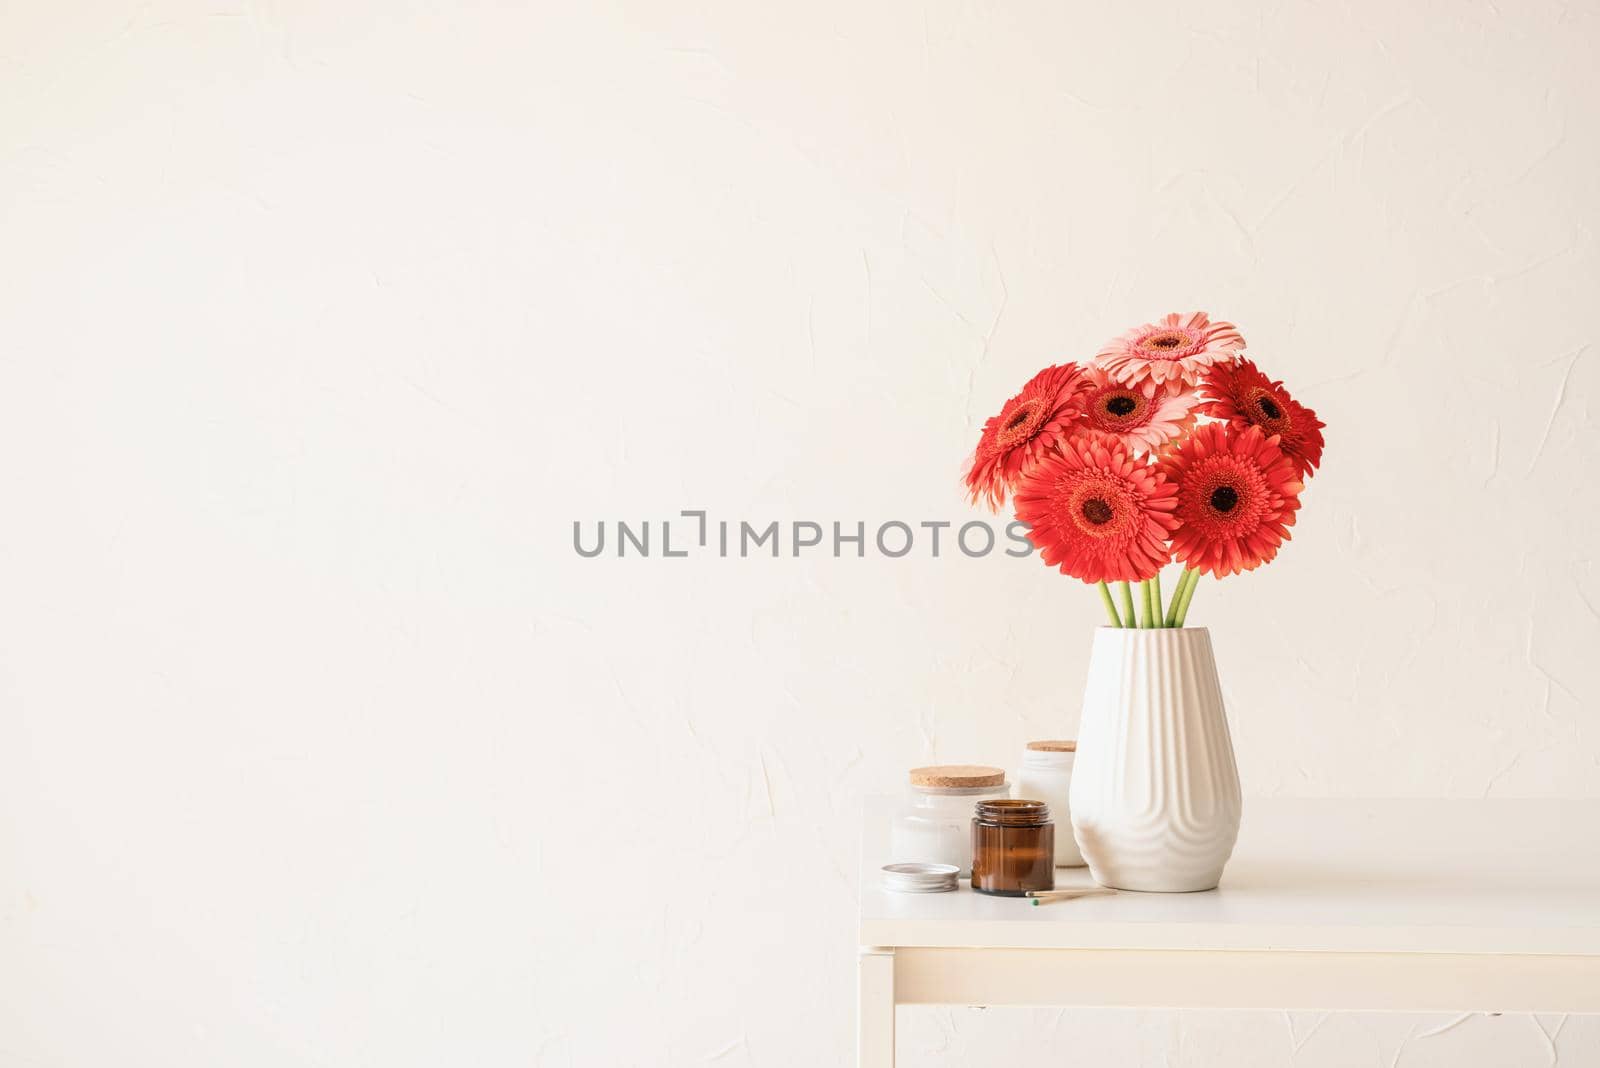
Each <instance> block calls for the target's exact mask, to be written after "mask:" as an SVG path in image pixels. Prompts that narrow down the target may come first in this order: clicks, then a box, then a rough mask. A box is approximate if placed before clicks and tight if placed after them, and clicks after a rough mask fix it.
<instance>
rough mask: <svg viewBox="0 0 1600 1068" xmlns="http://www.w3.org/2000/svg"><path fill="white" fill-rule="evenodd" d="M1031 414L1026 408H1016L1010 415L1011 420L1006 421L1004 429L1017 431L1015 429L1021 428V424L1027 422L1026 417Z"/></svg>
mask: <svg viewBox="0 0 1600 1068" xmlns="http://www.w3.org/2000/svg"><path fill="white" fill-rule="evenodd" d="M1032 414H1033V413H1032V412H1031V411H1030V410H1029V409H1027V408H1018V409H1017V410H1016V411H1015V412H1013V413H1012V415H1011V418H1010V419H1007V420H1006V429H1007V430H1015V429H1017V427H1019V426H1021V425H1022V424H1023V423H1026V422H1027V421H1028V416H1030V415H1032Z"/></svg>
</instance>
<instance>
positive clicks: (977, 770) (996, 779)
mask: <svg viewBox="0 0 1600 1068" xmlns="http://www.w3.org/2000/svg"><path fill="white" fill-rule="evenodd" d="M910 780H911V782H910V790H909V791H908V793H907V796H906V800H905V803H904V804H903V805H901V807H900V811H899V812H898V813H897V814H896V815H895V819H894V824H893V825H892V827H891V828H890V833H889V852H890V854H891V856H890V859H891V860H894V861H898V862H924V863H929V864H954V865H955V866H956V867H957V868H958V869H959V870H960V872H961V877H962V878H966V877H967V876H968V875H970V874H971V873H972V814H973V806H974V805H976V804H977V803H978V802H979V801H988V800H993V799H997V798H1002V797H1007V796H1009V794H1010V792H1011V787H1010V784H1009V783H1007V782H1006V773H1005V771H1004V769H1002V768H992V767H989V766H987V765H983V764H937V765H934V766H931V767H925V768H912V769H911V776H910Z"/></svg>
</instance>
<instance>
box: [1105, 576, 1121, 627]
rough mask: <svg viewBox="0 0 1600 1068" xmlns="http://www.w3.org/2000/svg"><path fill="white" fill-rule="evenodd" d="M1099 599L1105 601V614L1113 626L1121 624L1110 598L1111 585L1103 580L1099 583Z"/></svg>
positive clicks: (1115, 607)
mask: <svg viewBox="0 0 1600 1068" xmlns="http://www.w3.org/2000/svg"><path fill="white" fill-rule="evenodd" d="M1100 599H1101V600H1102V601H1104V602H1105V605H1106V616H1107V617H1108V618H1109V619H1110V620H1111V625H1112V626H1113V627H1120V626H1122V620H1121V619H1118V618H1117V606H1116V604H1115V603H1114V602H1113V601H1112V600H1111V587H1110V586H1107V585H1106V584H1105V583H1104V582H1102V583H1100Z"/></svg>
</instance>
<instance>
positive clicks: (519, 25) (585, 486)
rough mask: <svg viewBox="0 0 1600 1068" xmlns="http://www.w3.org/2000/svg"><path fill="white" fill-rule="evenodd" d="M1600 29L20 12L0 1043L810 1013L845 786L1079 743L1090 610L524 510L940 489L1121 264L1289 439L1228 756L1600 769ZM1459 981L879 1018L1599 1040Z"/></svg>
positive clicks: (381, 1047) (872, 496)
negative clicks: (1369, 991) (1471, 1000)
mask: <svg viewBox="0 0 1600 1068" xmlns="http://www.w3.org/2000/svg"><path fill="white" fill-rule="evenodd" d="M1597 51H1600V16H1597V12H1596V6H1595V4H1594V3H1593V2H1582V0H1580V2H1573V3H1565V4H1558V3H1542V2H1532V3H1515V4H1505V3H1502V4H1499V5H1494V4H1488V3H1484V4H1463V3H1444V2H1439V3H1432V4H1429V3H1421V2H1411V3H1391V2H1381V3H1380V2H1376V0H1372V2H1366V0H1363V2H1360V3H1356V4H1354V5H1350V6H1329V5H1327V4H1318V3H1303V2H1293V3H1287V4H1267V3H1261V4H1250V3H1245V2H1242V0H1221V2H1216V3H1183V4H1175V5H1145V4H1139V3H1098V4H1092V5H1091V4H1071V5H1062V4H1049V3H1029V4H1017V3H1003V4H991V5H968V4H947V3H939V2H931V3H926V4H910V3H889V2H884V3H873V4H867V5H862V4H857V3H845V2H832V0H826V2H820V3H811V4H799V5H785V6H783V7H781V8H780V7H778V6H776V5H761V4H754V5H752V4H743V3H693V4H690V3H682V4H677V5H672V6H671V7H669V6H668V5H650V4H635V5H627V6H623V7H608V8H599V7H594V6H591V5H586V4H556V3H549V4H544V5H516V4H510V3H507V4H500V5H493V4H481V5H480V4H473V5H465V4H421V3H410V4H406V3H397V2H394V0H386V2H383V3H378V2H371V3H365V2H361V3H358V2H355V0H334V2H312V0H301V2H270V0H261V2H257V3H250V2H247V0H217V2H194V3H182V2H173V0H153V2H150V3H134V2H126V3H124V2H116V3H87V2H85V3H53V2H46V0H31V2H26V0H25V2H16V3H11V4H8V5H6V6H5V7H4V8H3V9H0V501H3V502H4V521H3V522H0V606H3V607H0V1062H3V1063H5V1064H7V1065H25V1066H51V1068H56V1066H67V1068H88V1066H95V1065H104V1064H117V1065H119V1066H144V1065H150V1066H156V1065H159V1066H161V1068H190V1066H202V1065H205V1066H209V1065H216V1064H228V1065H231V1066H237V1068H250V1066H256V1065H261V1066H267V1065H273V1066H281V1065H285V1064H296V1065H302V1064H303V1065H329V1066H340V1068H344V1066H358V1065H382V1066H385V1068H395V1066H411V1065H416V1066H421V1065H437V1064H482V1065H513V1064H516V1065H525V1064H529V1063H532V1064H536V1065H549V1066H553V1068H555V1066H567V1065H594V1066H613V1065H624V1064H638V1065H652V1066H654V1065H698V1064H703V1063H713V1064H716V1065H719V1066H720V1065H729V1066H736V1065H757V1066H769V1065H771V1066H780V1065H800V1066H807V1068H812V1066H817V1065H824V1064H836V1063H841V1062H842V1061H844V1060H845V1058H846V1055H847V1050H848V1049H849V1047H850V1039H849V1035H850V1031H851V1014H852V986H853V972H852V966H853V945H852V934H851V930H852V924H853V921H854V879H855V875H854V854H855V832H856V826H855V812H856V810H857V805H858V802H859V799H860V797H861V796H862V795H864V794H869V793H879V792H883V791H886V790H888V789H892V788H894V787H895V786H896V785H897V784H898V781H899V779H900V777H901V775H902V774H903V771H904V769H905V768H906V767H907V766H909V765H911V764H913V763H923V762H927V761H930V760H935V759H938V760H946V759H948V760H962V759H975V760H990V761H1000V762H1010V761H1011V760H1013V759H1014V753H1015V751H1016V750H1017V749H1018V748H1019V747H1020V745H1021V743H1022V742H1023V741H1024V740H1025V739H1027V738H1028V737H1029V736H1039V735H1058V734H1062V733H1070V732H1071V731H1072V730H1074V729H1075V726H1076V708H1075V702H1076V696H1077V692H1078V688H1079V686H1080V679H1081V677H1082V672H1083V667H1084V658H1085V653H1086V646H1087V633H1086V631H1087V628H1088V627H1090V626H1092V625H1094V623H1095V621H1096V618H1097V616H1096V613H1097V611H1098V608H1097V606H1096V604H1095V602H1094V600H1093V598H1092V597H1091V596H1089V595H1087V594H1086V593H1085V592H1084V591H1083V590H1081V589H1079V588H1077V587H1075V586H1073V585H1072V584H1070V583H1069V582H1067V581H1066V580H1064V579H1061V578H1059V577H1056V576H1053V575H1052V574H1050V573H1047V572H1046V571H1045V570H1044V569H1043V568H1042V567H1040V566H1039V565H1037V563H1035V562H1033V561H1014V560H1006V559H1001V558H992V559H985V560H966V559H963V558H961V557H959V556H950V555H945V556H942V557H941V558H940V559H937V560H934V559H932V558H930V557H929V556H927V555H925V554H924V553H922V552H918V553H914V554H913V555H912V556H909V557H907V558H905V559H903V560H898V561H891V560H885V559H882V558H869V559H867V560H855V559H843V560H835V559H832V558H829V557H824V556H813V557H810V558H802V559H800V560H795V559H792V558H786V559H781V560H776V561H774V560H769V559H763V560H750V561H744V562H739V561H734V560H719V559H716V558H714V557H713V558H707V557H705V556H703V555H701V556H695V557H690V558H688V559H682V560H670V561H669V560H662V559H659V558H656V559H650V560H617V559H615V558H609V559H597V560H581V559H579V558H578V557H577V556H576V555H575V554H574V552H573V550H572V548H571V540H570V539H571V523H572V521H573V520H574V519H583V520H586V521H591V520H595V519H600V518H606V519H611V520H614V519H618V518H629V519H635V520H638V519H655V520H659V519H660V518H662V517H665V516H670V515H672V514H674V513H676V511H677V510H679V509H681V508H704V509H708V510H709V511H710V512H711V513H712V516H713V518H718V517H721V518H729V519H735V520H737V519H741V518H747V519H750V520H752V521H761V522H765V521H766V520H769V519H779V520H784V521H788V520H793V519H815V520H819V521H824V522H831V521H833V520H841V521H844V522H847V523H853V522H854V521H856V520H864V521H867V522H869V523H873V524H875V523H877V522H880V521H883V520H886V519H895V518H898V519H905V520H909V521H912V522H915V521H917V520H922V519H928V520H934V519H958V520H959V519H962V518H965V517H966V516H967V515H968V513H967V512H966V511H965V509H964V508H963V507H962V505H961V503H960V501H959V500H958V496H957V491H956V485H955V475H956V472H957V468H958V465H959V461H960V459H961V457H962V455H963V453H964V452H965V451H966V450H967V449H968V448H969V447H970V445H971V442H972V440H973V438H974V435H975V432H976V428H977V427H978V425H979V424H980V422H981V420H982V418H983V417H985V416H986V415H988V414H990V412H991V411H992V410H994V409H996V408H997V407H998V405H999V403H1000V402H1001V401H1002V400H1003V399H1004V398H1005V397H1006V396H1007V395H1008V394H1009V393H1010V392H1011V391H1012V390H1014V389H1015V387H1016V386H1017V385H1018V384H1019V383H1020V382H1021V381H1022V380H1023V379H1024V378H1025V377H1026V376H1028V375H1029V374H1030V373H1031V372H1032V371H1033V370H1034V369H1036V368H1037V367H1038V366H1040V365H1041V364H1043V363H1045V362H1047V361H1054V360H1058V359H1061V358H1064V357H1082V356H1085V355H1087V354H1089V353H1091V352H1092V351H1093V349H1094V347H1095V346H1097V345H1098V344H1099V343H1100V342H1101V341H1103V340H1104V339H1105V338H1107V337H1109V336H1110V335H1111V334H1113V333H1115V332H1117V331H1119V330H1121V329H1122V328H1124V327H1126V326H1128V325H1130V324H1132V323H1135V322H1139V321H1142V320H1143V319H1145V318H1147V317H1149V316H1152V315H1155V314H1159V313H1162V312H1165V311H1168V310H1174V309H1184V308H1190V307H1204V308H1208V309H1210V310H1211V311H1213V312H1214V313H1217V314H1220V315H1224V316H1227V317H1229V318H1233V319H1236V320H1237V321H1238V322H1239V323H1240V324H1241V326H1242V327H1243V329H1244V331H1245V333H1246V335H1247V337H1248V338H1249V340H1250V343H1251V350H1252V352H1253V353H1255V354H1256V355H1257V356H1258V358H1259V359H1261V360H1262V361H1263V362H1264V363H1265V364H1266V366H1267V367H1269V368H1270V369H1271V370H1272V371H1273V372H1274V373H1275V374H1277V375H1281V376H1283V377H1285V378H1287V379H1288V380H1289V382H1290V385H1291V387H1292V388H1293V389H1294V390H1295V391H1296V392H1297V393H1298V394H1299V395H1301V397H1302V398H1303V399H1305V400H1306V401H1307V402H1308V403H1310V404H1312V405H1313V406H1315V407H1316V408H1318V409H1319V410H1320V411H1321V413H1322V414H1323V416H1324V417H1325V418H1326V419H1327V421H1328V423H1329V424H1330V426H1329V432H1328V437H1329V447H1328V456H1327V461H1326V464H1325V467H1324V470H1323V472H1322V473H1321V474H1320V475H1319V476H1318V477H1317V479H1316V480H1315V482H1314V483H1313V484H1312V486H1311V488H1310V491H1309V493H1308V495H1307V498H1306V507H1305V510H1304V511H1303V513H1302V521H1301V524H1300V526H1298V527H1297V528H1296V537H1295V540H1294V542H1293V543H1292V544H1291V545H1290V546H1289V547H1288V548H1287V550H1286V551H1285V552H1284V554H1283V555H1282V557H1281V558H1280V561H1279V562H1278V563H1277V564H1275V565H1274V566H1272V567H1271V568H1270V569H1268V570H1267V571H1265V572H1262V573H1259V574H1257V575H1253V576H1249V577H1246V578H1243V579H1241V580H1237V581H1230V582H1229V583H1228V584H1227V585H1226V586H1224V587H1220V588H1219V587H1216V586H1213V585H1207V586H1205V587H1203V588H1202V589H1201V591H1200V594H1199V595H1198V596H1197V598H1196V601H1195V606H1194V611H1193V615H1192V617H1191V618H1192V621H1194V622H1201V623H1205V624H1208V625H1210V626H1212V627H1214V628H1215V630H1216V634H1217V644H1218V649H1219V655H1220V657H1221V659H1222V668H1223V672H1224V675H1225V679H1226V684H1227V686H1228V697H1229V701H1230V705H1231V708H1232V714H1233V717H1234V722H1235V725H1236V731H1237V741H1238V749H1239V757H1240V764H1241V771H1242V773H1243V776H1244V780H1245V784H1246V789H1247V791H1249V792H1253V793H1257V794H1261V793H1269V794H1270V793H1282V794H1334V795H1339V794H1346V795H1355V794H1414V795H1452V796H1473V795H1480V794H1485V793H1488V794H1505V795H1516V794H1538V795H1552V794H1553V795H1573V796H1595V795H1597V794H1600V718H1597V712H1596V708H1597V698H1600V660H1597V658H1596V657H1595V656H1594V650H1595V648H1596V642H1597V639H1600V575H1597V574H1596V572H1595V568H1594V563H1593V561H1594V550H1593V537H1594V534H1595V527H1596V518H1597V514H1600V510H1597V508H1596V505H1595V497H1594V492H1593V485H1592V478H1593V472H1594V471H1595V470H1596V462H1597V460H1600V455H1597V453H1600V444H1597V441H1600V437H1597V435H1596V434H1595V432H1594V431H1595V420H1594V414H1593V410H1594V406H1595V404H1596V402H1597V401H1600V353H1597V352H1596V350H1595V348H1594V347H1593V345H1592V339H1593V334H1594V327H1593V318H1594V315H1593V304H1594V295H1595V293H1596V292H1597V289H1600V261H1597V254H1596V246H1595V234H1596V229H1597V225H1600V219H1597V208H1600V192H1597V183H1596V178H1595V175H1596V173H1597V171H1600V143H1597V142H1600V96H1597V90H1596V82H1595V78H1594V56H1595V54H1596V52H1597ZM1487 852H1489V853H1490V854H1492V843H1491V844H1489V848H1488V849H1487ZM1452 1022H1454V1021H1452V1020H1450V1019H1448V1018H1441V1019H1433V1018H1428V1019H1416V1018H1386V1017H1369V1016H1351V1017H1338V1018H1335V1019H1332V1020H1329V1021H1325V1022H1322V1023H1320V1024H1319V1023H1318V1021H1317V1020H1316V1019H1315V1018H1306V1017H1299V1016H1297V1017H1294V1018H1283V1017H1279V1016H1275V1015H1273V1014H1243V1015H1234V1016H1230V1015H1225V1014H1222V1015H1219V1014H1182V1015H1177V1014H1131V1013H1068V1014H1064V1015H1057V1014H1038V1013H1028V1012H1020V1011H1019V1012H1015V1013H1000V1012H994V1013H988V1014H985V1013H982V1012H977V1011H973V1010H951V1011H948V1012H944V1011H940V1012H933V1011H926V1012H915V1013H907V1014H906V1016H905V1018H904V1019H903V1023H904V1034H903V1042H904V1046H903V1048H904V1049H905V1050H906V1052H907V1058H908V1061H909V1062H910V1063H911V1064H913V1065H920V1066H933V1065H946V1064H950V1065H955V1064H959V1065H964V1066H971V1065H981V1064H985V1063H994V1064H1001V1063H1007V1062H1005V1061H1003V1060H991V1061H987V1062H986V1061H985V1060H984V1059H983V1054H982V1051H983V1050H986V1049H989V1048H991V1047H993V1048H996V1049H1017V1048H1028V1049H1038V1048H1040V1046H1041V1044H1043V1045H1044V1046H1045V1047H1046V1048H1048V1049H1049V1050H1052V1051H1054V1053H1055V1054H1056V1055H1057V1056H1058V1058H1059V1061H1060V1063H1072V1055H1073V1054H1074V1053H1078V1054H1083V1055H1084V1056H1083V1057H1082V1058H1080V1059H1081V1060H1082V1062H1083V1063H1095V1064H1106V1063H1134V1060H1133V1057H1134V1054H1133V1052H1132V1051H1134V1050H1137V1051H1138V1059H1139V1062H1140V1063H1147V1064H1152V1065H1154V1064H1175V1065H1176V1064H1181V1065H1191V1066H1200V1065H1208V1066H1214V1065H1227V1066H1229V1068H1235V1066H1239V1065H1254V1064H1262V1065H1269V1064H1270V1065H1278V1064H1285V1063H1289V1062H1290V1061H1291V1060H1294V1062H1295V1063H1297V1064H1300V1065H1302V1066H1310V1065H1350V1064H1360V1065H1368V1064H1370V1065H1384V1066H1393V1065H1396V1064H1398V1065H1410V1066H1415V1065H1420V1064H1434V1063H1438V1064H1449V1065H1452V1066H1456V1068H1459V1066H1467V1068H1476V1066H1489V1065H1494V1066H1500V1065H1506V1064H1518V1065H1522V1064H1540V1063H1550V1062H1552V1061H1554V1060H1555V1059H1556V1057H1557V1055H1558V1054H1559V1055H1560V1056H1561V1062H1562V1063H1573V1064H1582V1063H1587V1062H1588V1061H1592V1060H1593V1059H1595V1058H1597V1057H1600V1032H1597V1030H1596V1028H1595V1026H1594V1025H1593V1021H1584V1020H1578V1019H1574V1020H1570V1021H1566V1022H1564V1023H1563V1022H1562V1021H1560V1020H1558V1019H1542V1020H1534V1019H1530V1018H1527V1017H1501V1018H1488V1017H1473V1018H1469V1019H1467V1020H1464V1021H1461V1022H1459V1023H1458V1024H1457V1026H1455V1027H1453V1028H1450V1029H1448V1030H1444V1031H1440V1032H1438V1033H1437V1034H1433V1033H1430V1032H1434V1031H1436V1030H1437V1029H1438V1028H1441V1027H1444V1026H1445V1025H1446V1024H1450V1023H1452ZM1086 1051H1097V1052H1096V1053H1095V1054H1094V1055H1093V1056H1088V1054H1087V1053H1086Z"/></svg>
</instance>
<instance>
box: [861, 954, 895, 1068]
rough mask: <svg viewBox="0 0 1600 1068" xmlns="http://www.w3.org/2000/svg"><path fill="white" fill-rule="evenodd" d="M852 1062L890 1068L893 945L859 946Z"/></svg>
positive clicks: (892, 1013)
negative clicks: (854, 1052) (854, 1041)
mask: <svg viewBox="0 0 1600 1068" xmlns="http://www.w3.org/2000/svg"><path fill="white" fill-rule="evenodd" d="M856 1064H857V1066H858V1068H894V948H893V947H890V946H862V947H861V953H860V956H859V957H858V958H857V967H856Z"/></svg>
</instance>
